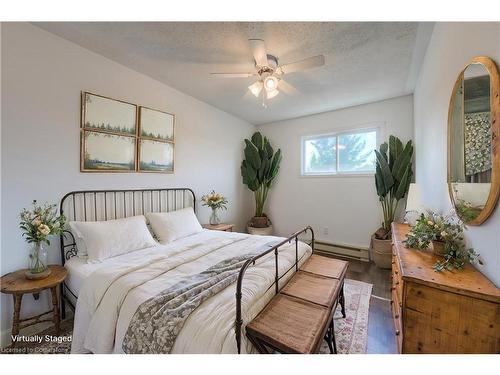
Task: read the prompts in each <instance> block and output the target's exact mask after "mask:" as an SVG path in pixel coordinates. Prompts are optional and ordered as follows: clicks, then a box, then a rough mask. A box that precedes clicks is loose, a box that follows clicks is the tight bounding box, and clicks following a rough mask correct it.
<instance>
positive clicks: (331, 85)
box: [36, 22, 427, 124]
mask: <svg viewBox="0 0 500 375" xmlns="http://www.w3.org/2000/svg"><path fill="white" fill-rule="evenodd" d="M36 25H37V26H39V27H41V28H43V29H45V30H47V31H49V32H52V33H54V34H56V35H59V36H61V37H63V38H65V39H68V40H70V41H72V42H74V43H76V44H79V45H81V46H83V47H85V48H87V49H89V50H91V51H94V52H96V53H99V54H101V55H103V56H106V57H108V58H110V59H112V60H115V61H117V62H119V63H121V64H123V65H125V66H128V67H130V68H132V69H134V70H136V71H139V72H141V73H144V74H147V75H149V76H151V77H153V78H155V79H157V80H159V81H161V82H164V83H165V84H167V85H169V86H172V87H174V88H176V89H178V90H180V91H182V92H185V93H187V94H189V95H191V96H194V97H195V98H198V99H200V100H202V101H204V102H207V103H209V104H211V105H213V106H215V107H218V108H220V109H222V110H224V111H226V112H229V113H231V114H233V115H235V116H237V117H240V118H242V119H245V120H247V121H249V122H250V123H253V124H263V123H269V122H273V121H279V120H284V119H288V118H294V117H299V116H304V115H308V114H313V113H319V112H324V111H329V110H333V109H338V108H343V107H348V106H353V105H358V104H363V103H368V102H373V101H377V100H382V99H387V98H391V97H395V96H399V95H405V94H408V93H411V92H412V91H413V88H414V80H415V77H416V72H418V69H419V66H420V63H421V60H422V57H423V53H424V52H425V46H424V47H422V43H425V44H426V43H427V42H426V41H424V42H422V41H420V42H419V40H420V39H422V38H419V37H417V35H418V32H417V31H418V30H420V29H421V28H422V27H423V26H422V24H420V26H419V24H417V23H397V22H388V23H363V22H347V23H340V22H312V23H302V22H273V23H267V22H253V23H245V22H201V23H197V22H155V23H142V22H95V23H92V22H58V23H56V22H44V23H36ZM249 38H261V39H264V40H265V42H266V46H267V50H268V53H270V54H273V55H275V56H277V57H278V58H279V60H280V63H282V64H284V63H287V62H293V61H296V60H301V59H304V58H307V57H309V56H314V55H318V54H323V55H325V58H326V65H325V66H323V67H320V68H316V69H312V70H309V71H304V72H296V73H291V74H289V75H286V76H285V77H284V78H285V79H286V81H287V82H288V83H290V84H292V85H293V86H294V87H295V88H296V89H297V90H298V93H296V94H295V95H286V94H284V93H281V94H280V95H278V96H277V97H275V98H273V99H271V100H270V101H269V102H268V107H267V108H264V107H263V106H262V103H261V100H259V99H257V98H255V97H254V96H252V95H251V94H250V93H249V91H248V89H247V86H248V85H249V84H251V83H252V82H253V81H255V78H239V79H221V78H218V79H217V78H211V77H210V76H209V73H210V72H246V71H249V72H253V71H254V64H253V58H252V56H251V53H250V50H249V47H248V42H247V40H248V39H249ZM419 43H420V46H419Z"/></svg>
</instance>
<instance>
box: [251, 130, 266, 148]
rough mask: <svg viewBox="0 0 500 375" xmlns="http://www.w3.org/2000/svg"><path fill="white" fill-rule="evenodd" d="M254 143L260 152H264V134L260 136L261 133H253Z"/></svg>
mask: <svg viewBox="0 0 500 375" xmlns="http://www.w3.org/2000/svg"><path fill="white" fill-rule="evenodd" d="M252 143H253V144H254V145H255V147H257V148H258V149H259V150H262V149H263V148H264V139H263V138H262V134H260V133H259V132H255V133H253V135H252Z"/></svg>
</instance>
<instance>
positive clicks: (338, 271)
mask: <svg viewBox="0 0 500 375" xmlns="http://www.w3.org/2000/svg"><path fill="white" fill-rule="evenodd" d="M348 265H349V263H348V262H346V261H344V260H339V259H333V258H329V257H324V256H321V255H316V254H313V255H311V256H310V257H309V259H308V260H307V261H306V262H305V263H304V264H303V265H302V267H300V269H301V270H302V271H307V272H310V273H314V274H316V275H322V276H326V277H332V278H335V279H343V278H344V276H345V273H346V271H347V266H348Z"/></svg>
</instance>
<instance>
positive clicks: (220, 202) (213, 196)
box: [201, 190, 228, 225]
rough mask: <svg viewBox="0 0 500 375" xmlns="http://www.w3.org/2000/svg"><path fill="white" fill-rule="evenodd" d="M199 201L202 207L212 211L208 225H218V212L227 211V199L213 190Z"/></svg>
mask: <svg viewBox="0 0 500 375" xmlns="http://www.w3.org/2000/svg"><path fill="white" fill-rule="evenodd" d="M201 201H202V205H203V206H206V207H210V208H211V209H212V215H211V216H210V221H209V222H210V224H212V225H217V224H220V218H219V215H218V210H222V209H223V210H227V203H228V200H227V198H226V197H224V196H223V195H222V194H219V193H216V192H215V191H214V190H212V191H211V192H210V194H206V195H204V196H202V197H201Z"/></svg>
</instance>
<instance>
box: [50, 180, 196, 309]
mask: <svg viewBox="0 0 500 375" xmlns="http://www.w3.org/2000/svg"><path fill="white" fill-rule="evenodd" d="M186 207H193V210H194V211H195V212H196V196H195V194H194V191H193V190H191V189H189V188H184V187H182V188H159V189H120V190H79V191H72V192H69V193H68V194H66V195H65V196H64V197H63V198H62V199H61V203H60V205H59V212H60V213H61V214H65V215H66V218H67V219H68V220H71V221H98V220H112V219H120V218H125V217H130V216H135V215H143V214H145V213H148V212H168V211H174V210H178V209H182V208H186ZM60 242H61V263H62V265H63V266H64V263H65V262H66V261H67V260H69V259H70V258H72V257H74V256H76V255H77V248H76V240H75V237H74V236H73V234H72V233H71V231H69V230H64V231H63V233H62V234H61V238H60ZM66 292H69V293H70V294H71V295H72V296H73V298H74V299H75V300H77V299H78V297H77V296H76V295H75V293H73V291H72V290H71V289H70V288H68V286H67V285H66V283H65V282H63V283H62V284H61V317H62V318H63V319H64V318H65V316H66V302H67V303H68V304H69V305H70V306H71V308H72V309H73V311H74V310H75V306H74V304H73V302H72V301H71V300H70V299H69V298H68V296H67V294H66Z"/></svg>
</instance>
